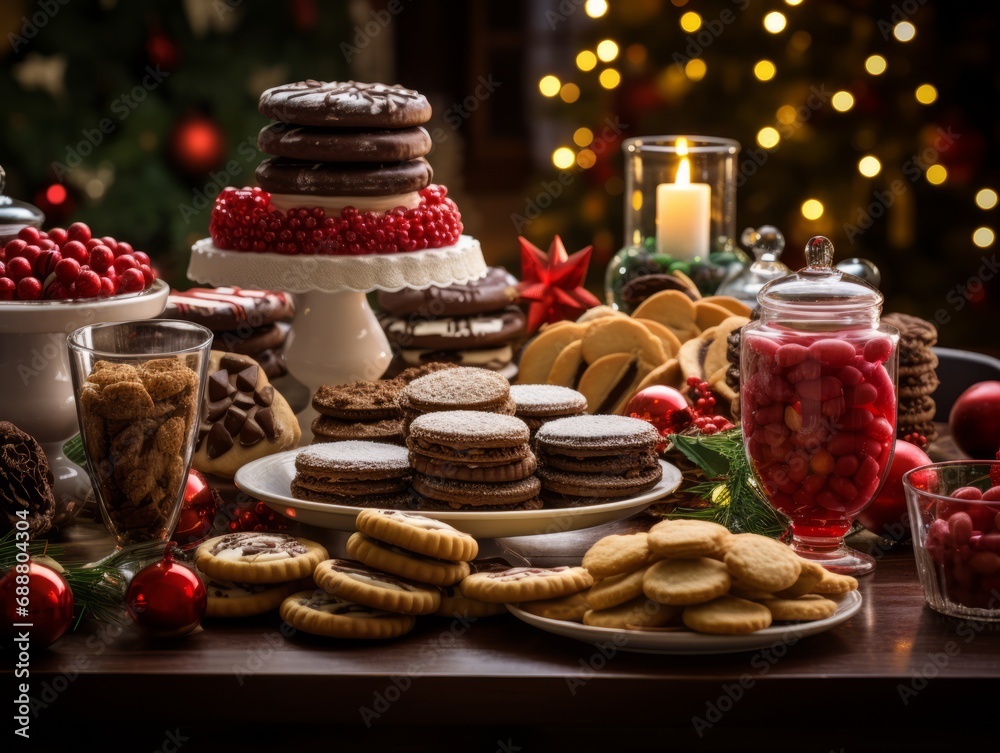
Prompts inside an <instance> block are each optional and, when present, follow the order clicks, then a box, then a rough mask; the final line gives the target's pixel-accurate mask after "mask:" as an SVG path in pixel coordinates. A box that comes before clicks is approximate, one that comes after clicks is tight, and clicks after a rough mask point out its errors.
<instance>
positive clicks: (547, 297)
mask: <svg viewBox="0 0 1000 753" xmlns="http://www.w3.org/2000/svg"><path fill="white" fill-rule="evenodd" d="M518 241H519V242H520V244H521V278H522V281H521V282H519V283H518V285H517V290H518V292H519V293H520V294H521V300H522V301H527V302H528V304H529V305H528V334H529V335H530V334H531V333H533V332H535V331H536V330H537V329H538V328H539V327H541V326H542V325H543V324H551V323H553V322H561V321H563V320H565V319H576V318H577V317H579V316H580V314H582V313H583V312H584V311H586V310H587V309H589V308H593V307H594V306H599V305H600V304H601V302H600V301H599V300H597V298H596V296H594V295H592V294H591V293H590V292H588V291H587V289H586V288H584V287H583V281H584V279H585V278H586V277H587V267H589V266H590V252H591V250H592V248H593V246H587V247H586V248H584V249H582V250H580V251H577V252H576V253H575V254H573V255H572V256H570V255H569V254H567V253H566V247H565V246H564V245H563V242H562V239H561V238H560V237H559V236H558V235H557V236H556V237H555V238H553V240H552V243H551V245H550V246H549V252H548V253H547V254H546V253H545V252H543V251H542V250H541V249H540V248H538V247H537V246H535V245H534V244H533V243H531V241H529V240H527V239H525V238H521V237H519V238H518Z"/></svg>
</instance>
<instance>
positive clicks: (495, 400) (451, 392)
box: [400, 367, 514, 415]
mask: <svg viewBox="0 0 1000 753" xmlns="http://www.w3.org/2000/svg"><path fill="white" fill-rule="evenodd" d="M509 401H510V383H509V382H508V381H507V380H506V379H504V378H503V377H502V376H500V375H499V374H497V373H495V372H493V371H488V370H486V369H474V368H466V367H457V368H452V369H444V370H442V371H436V372H434V373H432V374H428V375H427V376H424V377H421V378H420V379H416V380H414V381H412V382H410V384H408V385H407V386H406V387H405V388H403V391H402V393H400V405H401V406H402V408H403V411H404V414H405V412H406V411H407V410H409V411H411V412H413V413H416V414H419V413H430V412H436V411H447V410H475V411H489V412H492V413H495V412H501V411H506V410H508V409H509V410H510V415H513V412H514V411H513V403H511V404H510V406H509V407H508V402H509Z"/></svg>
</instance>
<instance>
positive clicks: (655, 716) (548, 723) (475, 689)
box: [3, 515, 1000, 753]
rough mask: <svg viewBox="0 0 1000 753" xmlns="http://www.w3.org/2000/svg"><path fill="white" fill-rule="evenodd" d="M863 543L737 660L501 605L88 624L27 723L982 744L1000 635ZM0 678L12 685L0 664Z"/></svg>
mask: <svg viewBox="0 0 1000 753" xmlns="http://www.w3.org/2000/svg"><path fill="white" fill-rule="evenodd" d="M652 522H653V519H652V518H650V517H648V516H646V515H638V516H635V517H633V518H631V519H629V520H628V521H623V522H620V523H614V524H609V525H606V526H602V527H601V528H596V529H591V530H587V531H581V532H576V533H566V534H557V535H551V536H544V537H532V538H522V539H508V540H506V541H505V543H506V545H508V546H510V547H511V548H512V549H513V550H514V551H517V552H519V553H521V554H523V555H525V556H527V557H528V558H529V559H530V560H531V561H532V563H534V564H538V565H543V566H545V565H557V564H568V563H578V562H579V560H580V557H581V555H582V554H583V552H584V551H585V550H586V549H587V547H588V546H589V545H590V544H591V543H592V542H593V541H595V540H597V539H598V538H600V537H601V536H604V535H607V534H608V533H613V532H625V531H634V530H645V529H646V528H648V527H649V525H650V524H651V523H652ZM872 541H873V540H872V539H871V538H870V537H869V539H868V543H871V542H872ZM855 543H857V542H855ZM109 547H110V543H109V540H108V538H107V537H106V535H105V534H104V532H103V530H102V529H101V528H99V527H98V526H97V525H95V524H92V523H91V524H83V525H79V526H77V527H76V528H75V530H74V531H73V532H72V535H71V538H70V541H69V543H68V545H67V559H69V558H70V556H72V557H73V558H74V559H75V558H76V557H77V556H78V555H79V556H82V557H87V558H95V557H98V556H100V555H103V554H105V553H107V551H108V550H109ZM876 554H877V555H879V562H878V568H877V570H876V572H875V574H874V575H873V576H869V577H865V578H863V579H862V585H861V593H862V595H863V597H864V605H863V608H862V610H861V611H860V612H859V613H858V615H856V616H855V617H854V618H853V619H851V620H850V621H849V622H847V623H845V624H844V625H842V626H840V627H838V628H836V629H835V630H833V631H831V632H828V633H825V634H822V635H818V636H814V637H811V638H805V639H802V640H801V641H800V642H799V643H797V644H795V645H782V644H778V645H775V646H773V647H772V648H770V649H766V650H763V651H758V652H755V653H747V654H732V655H722V656H702V657H685V656H653V655H644V654H629V653H625V652H622V651H615V650H613V647H612V648H609V649H606V650H605V652H603V653H602V652H601V651H600V650H599V649H597V648H595V647H593V646H590V645H586V644H583V643H578V642H575V641H571V640H568V639H563V638H559V637H556V636H553V635H549V634H547V633H544V632H541V631H538V630H536V629H534V628H531V627H529V626H528V625H525V624H523V623H521V622H519V621H518V620H516V619H514V618H513V617H511V616H509V615H503V616H500V617H493V618H488V619H483V620H480V621H477V622H473V623H467V624H463V623H462V622H459V621H455V620H447V619H438V618H423V619H421V620H420V621H419V622H418V626H417V628H416V629H415V630H414V631H413V632H412V633H411V634H409V635H408V636H406V637H404V638H402V639H399V640H396V641H390V642H385V643H349V642H336V641H331V640H321V639H317V638H312V637H309V636H303V635H292V634H290V631H289V630H288V628H287V626H286V628H285V630H284V631H283V630H282V626H281V621H280V619H279V618H278V617H277V615H276V614H272V615H269V616H264V617H260V618H255V619H251V620H238V621H218V620H216V621H206V623H205V626H204V630H203V631H201V632H199V633H197V634H195V635H192V636H190V637H188V638H186V639H183V640H181V641H180V642H175V643H157V642H152V641H149V640H147V639H145V638H143V637H142V636H140V635H139V634H137V633H136V632H134V631H133V630H132V629H131V628H129V629H127V630H124V631H121V630H118V629H116V628H113V627H112V628H109V627H108V626H107V625H104V626H95V625H93V624H85V625H83V626H81V628H80V629H79V630H78V631H77V632H76V633H74V634H72V635H68V636H66V637H64V638H62V639H61V640H60V641H59V642H57V643H56V644H55V645H54V646H52V647H51V649H49V650H47V651H41V650H36V651H34V652H33V653H32V657H31V662H32V663H31V673H32V675H31V681H32V693H33V694H41V695H42V696H43V698H47V699H48V700H47V703H48V705H47V707H44V708H41V709H40V710H39V713H38V717H37V719H36V720H35V722H34V725H33V732H34V733H35V734H36V736H37V735H43V736H44V737H45V738H46V739H47V741H48V743H49V744H52V745H53V746H55V747H52V748H51V749H52V750H61V749H69V748H70V747H73V746H70V745H67V735H69V736H71V737H72V738H75V739H76V738H78V739H84V740H86V739H89V738H88V737H87V736H89V735H96V736H99V739H106V740H107V741H108V742H109V743H111V742H114V741H122V740H128V741H129V742H128V744H127V745H126V746H125V747H124V748H123V749H124V750H129V751H132V750H136V751H139V750H164V751H170V750H172V749H173V748H172V747H171V746H173V747H177V746H176V742H174V740H175V739H176V738H177V737H178V736H179V737H186V738H188V739H187V740H182V741H181V742H182V746H181V747H180V749H181V750H184V751H188V750H196V749H202V746H203V745H204V746H205V749H208V748H209V747H210V749H211V750H213V751H215V752H216V753H218V752H219V751H228V750H240V751H248V750H251V751H253V750H260V749H262V746H263V745H264V744H265V742H268V741H270V742H273V743H275V744H276V745H278V748H279V749H280V750H291V749H293V746H294V745H315V743H316V742H319V741H322V742H324V743H326V744H329V743H334V744H337V745H342V744H352V745H353V744H357V745H364V746H365V749H369V750H371V749H376V748H382V747H384V748H386V749H393V750H418V749H425V748H426V749H428V750H463V751H464V750H489V751H495V750H518V749H520V750H561V749H563V747H564V746H565V747H572V748H573V749H574V750H580V749H590V748H594V749H615V750H619V749H627V750H647V749H648V750H661V749H663V748H664V747H665V746H667V744H668V743H669V747H671V748H674V747H676V746H677V745H681V746H683V749H692V748H695V749H706V750H707V749H730V748H731V747H735V748H739V749H743V750H745V749H755V748H756V747H757V746H758V745H759V746H760V747H766V748H767V749H768V750H775V749H778V750H785V749H787V750H796V751H800V750H822V751H827V750H835V751H839V750H845V751H853V750H859V749H865V745H864V743H865V742H866V741H867V743H868V744H872V743H873V742H874V741H881V742H879V745H880V746H882V747H879V749H880V750H882V749H884V746H885V745H887V744H889V742H890V741H891V742H892V743H899V742H901V741H905V740H911V739H912V740H913V741H915V742H917V743H919V745H918V749H924V745H930V744H931V741H933V740H935V739H938V740H941V741H944V742H950V743H954V742H956V741H957V740H966V739H967V740H969V741H972V740H974V739H975V736H976V735H979V734H981V735H983V736H984V737H986V740H987V741H995V735H991V734H990V733H991V730H992V729H993V728H994V725H993V724H992V722H987V720H989V719H992V718H994V715H995V709H996V693H997V691H998V690H1000V682H998V678H1000V635H998V634H997V633H996V632H994V630H993V628H991V627H989V626H985V625H982V624H973V623H963V622H958V621H954V620H949V619H947V618H944V617H941V616H939V615H937V614H935V613H934V612H932V611H930V610H929V609H927V608H926V607H925V606H924V603H923V596H922V593H921V589H920V584H919V582H918V581H917V576H916V572H915V569H914V563H913V557H912V552H911V551H910V549H909V548H908V547H903V548H901V549H900V550H899V551H895V552H888V553H885V554H881V553H879V552H876ZM3 671H4V674H6V675H8V677H7V680H8V681H12V678H10V676H9V675H10V668H9V662H8V663H6V664H5V666H4V670H3ZM8 686H9V685H8ZM45 688H48V689H49V690H50V691H53V692H54V696H53V695H52V694H51V693H50V694H49V695H45V694H43V693H42V691H43V690H44V689H45ZM969 719H978V720H980V721H977V722H975V723H971V722H970V723H969V725H970V726H969V728H968V729H964V730H963V731H962V735H963V736H961V737H955V735H956V734H957V733H956V729H955V728H954V727H953V724H954V723H957V720H969ZM962 723H963V724H966V722H964V721H963V722H962ZM873 725H874V726H873ZM334 727H336V728H337V729H336V731H334V729H333V728H334ZM168 733H170V734H168ZM170 735H174V738H171V736H170ZM990 738H992V740H991V739H990ZM209 743H211V746H209ZM62 745H67V747H65V748H64V747H61V746H62ZM876 747H877V746H876ZM39 749H49V748H39ZM89 749H93V750H96V749H97V748H89ZM4 750H5V751H6V750H8V748H6V747H4Z"/></svg>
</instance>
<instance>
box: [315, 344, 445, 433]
mask: <svg viewBox="0 0 1000 753" xmlns="http://www.w3.org/2000/svg"><path fill="white" fill-rule="evenodd" d="M449 368H452V366H451V364H446V363H429V364H425V365H424V366H416V367H413V368H409V369H405V370H404V371H402V372H401V373H400V374H399V375H398V376H396V377H395V378H393V379H382V380H379V381H375V382H365V381H360V382H350V383H348V384H336V385H329V384H324V385H323V386H321V387H320V388H319V389H318V390H317V391H316V394H315V395H313V399H312V405H313V408H315V409H316V411H317V412H318V413H319V414H320V415H319V418H317V419H316V420H314V421H313V423H312V430H313V442H339V441H344V440H349V439H360V440H369V441H372V442H388V443H390V444H403V422H402V418H403V411H402V409H401V408H400V407H399V404H398V400H399V394H400V392H402V391H403V388H404V387H406V385H408V384H409V383H410V382H412V381H413V380H414V379H419V378H420V377H422V376H427V375H428V374H433V373H434V372H435V371H441V370H443V369H449Z"/></svg>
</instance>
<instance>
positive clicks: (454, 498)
mask: <svg viewBox="0 0 1000 753" xmlns="http://www.w3.org/2000/svg"><path fill="white" fill-rule="evenodd" d="M541 488H542V486H541V483H539V481H538V479H537V478H535V477H534V476H528V477H527V478H523V479H521V480H519V481H509V482H503V483H490V482H476V481H455V480H453V479H447V478H437V477H435V476H424V475H423V474H419V473H418V474H417V475H415V476H414V477H413V491H415V492H416V493H417V494H419V495H420V497H421V499H422V500H423V501H426V502H430V503H431V505H430V506H431V507H433V506H434V505H435V503H436V504H437V505H441V506H443V509H448V508H451V509H452V510H536V509H538V508H540V507H541V506H542V505H541V502H540V500H539V499H538V492H539V491H541ZM418 508H419V505H418Z"/></svg>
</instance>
